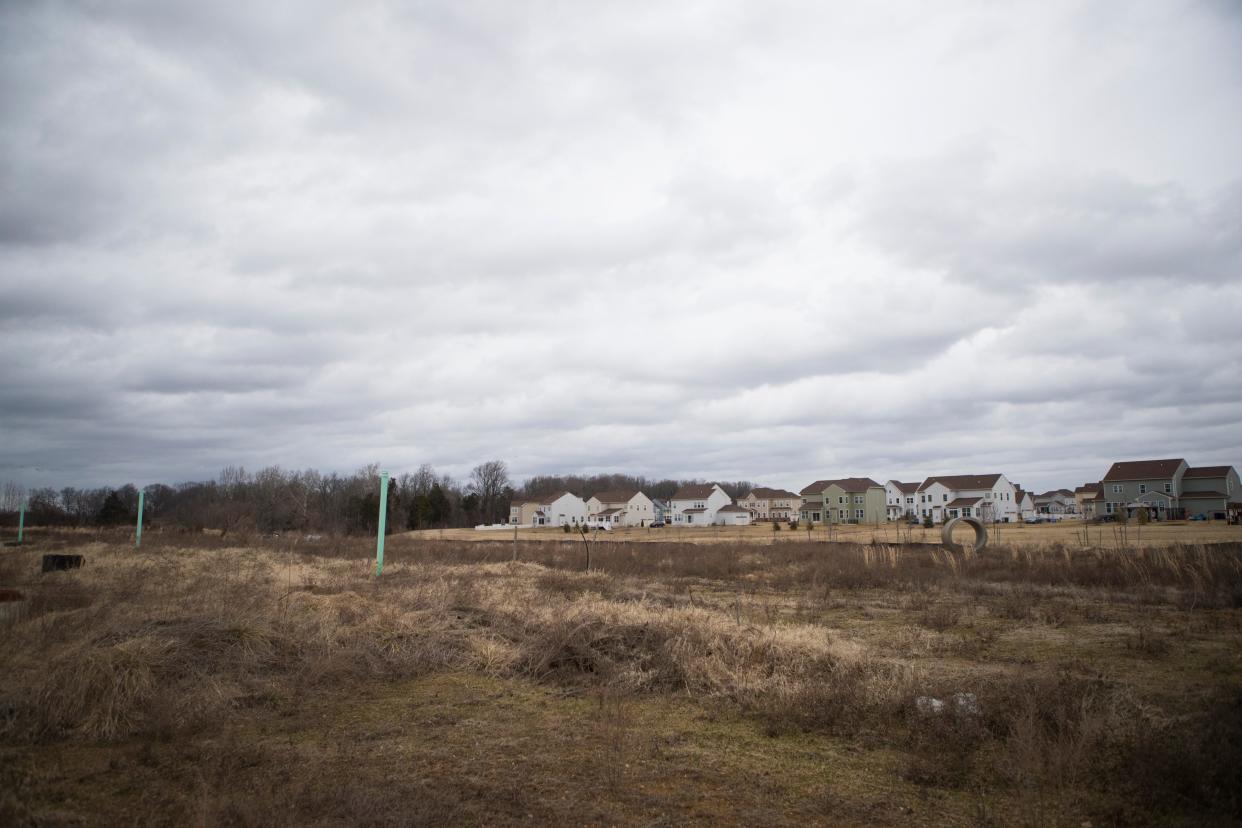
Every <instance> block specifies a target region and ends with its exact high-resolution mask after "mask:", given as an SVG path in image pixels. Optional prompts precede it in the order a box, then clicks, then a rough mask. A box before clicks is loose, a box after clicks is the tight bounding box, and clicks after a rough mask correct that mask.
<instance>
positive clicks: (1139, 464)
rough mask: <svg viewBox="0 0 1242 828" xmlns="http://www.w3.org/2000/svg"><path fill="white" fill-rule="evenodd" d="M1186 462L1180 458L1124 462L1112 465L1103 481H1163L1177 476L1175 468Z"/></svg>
mask: <svg viewBox="0 0 1242 828" xmlns="http://www.w3.org/2000/svg"><path fill="white" fill-rule="evenodd" d="M1185 462H1186V461H1185V460H1183V459H1182V458H1180V457H1175V458H1173V459H1171V460H1125V461H1122V462H1120V463H1113V465H1112V466H1110V467H1109V469H1108V474H1106V475H1104V479H1105V480H1163V479H1165V478H1171V477H1173V475H1175V474H1177V468H1178V466H1180V465H1181V464H1182V463H1185Z"/></svg>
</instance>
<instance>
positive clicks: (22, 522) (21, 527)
mask: <svg viewBox="0 0 1242 828" xmlns="http://www.w3.org/2000/svg"><path fill="white" fill-rule="evenodd" d="M25 531H26V504H25V503H22V504H20V505H18V507H17V545H18V546H21V545H22V533H23V532H25Z"/></svg>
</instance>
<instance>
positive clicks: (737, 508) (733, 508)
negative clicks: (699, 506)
mask: <svg viewBox="0 0 1242 828" xmlns="http://www.w3.org/2000/svg"><path fill="white" fill-rule="evenodd" d="M716 511H717V512H750V510H749V509H743V508H742V507H741V506H734V505H733V504H732V503H730V504H729V505H728V506H721V507H720V508H719V509H717V510H716Z"/></svg>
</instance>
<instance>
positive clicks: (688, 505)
mask: <svg viewBox="0 0 1242 828" xmlns="http://www.w3.org/2000/svg"><path fill="white" fill-rule="evenodd" d="M732 503H733V498H731V497H729V495H728V494H726V493H725V490H724V489H722V488H720V486H719V485H717V484H715V483H704V484H699V485H692V486H684V487H682V488H681V489H678V490H677V492H676V493H674V494H673V496H672V497H671V498H669V510H670V511H671V512H672V514H673V523H674V524H675V525H677V526H711V525H712V524H713V523H715V522H716V512H718V511H719V510H720V508H721V507H722V506H729V505H732ZM666 520H667V518H666Z"/></svg>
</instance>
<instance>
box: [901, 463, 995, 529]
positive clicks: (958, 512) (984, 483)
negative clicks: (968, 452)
mask: <svg viewBox="0 0 1242 828" xmlns="http://www.w3.org/2000/svg"><path fill="white" fill-rule="evenodd" d="M1014 492H1015V487H1014V485H1013V484H1012V483H1010V482H1009V481H1008V480H1007V479H1006V478H1005V475H1003V474H950V475H937V476H935V477H929V478H927V479H926V480H924V481H923V482H922V484H921V485H920V486H919V489H918V493H917V494H916V496H915V500H916V501H917V502H916V503H915V504H914V505H915V508H916V509H917V511H916V512H915V514H916V515H917V516H918V517H919V518H920V519H922V518H924V517H926V516H928V515H930V516H931V519H932V520H933V521H936V522H937V523H940V522H943V521H945V520H948V519H949V518H955V517H976V518H980V519H981V520H986V521H993V522H997V523H1010V522H1014V521H1017V519H1018V505H1017V503H1016V501H1015V500H1014Z"/></svg>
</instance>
